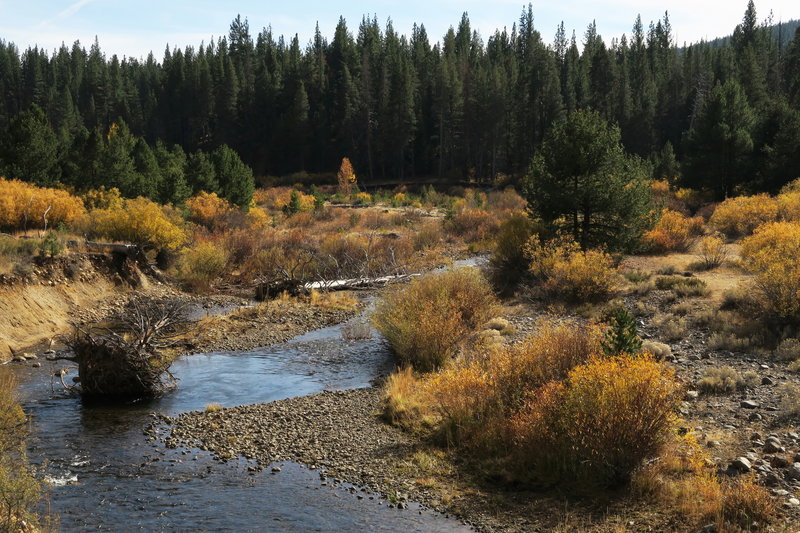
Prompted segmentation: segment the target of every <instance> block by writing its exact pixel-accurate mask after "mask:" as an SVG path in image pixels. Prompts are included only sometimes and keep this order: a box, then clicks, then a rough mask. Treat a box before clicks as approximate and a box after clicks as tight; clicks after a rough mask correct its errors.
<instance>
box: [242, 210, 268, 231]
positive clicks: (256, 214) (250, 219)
mask: <svg viewBox="0 0 800 533" xmlns="http://www.w3.org/2000/svg"><path fill="white" fill-rule="evenodd" d="M245 220H246V221H247V225H248V226H249V227H250V228H252V229H256V230H263V229H266V228H269V227H270V226H272V217H271V216H269V214H268V213H267V212H266V211H265V210H263V209H262V208H260V207H251V208H250V209H249V210H248V211H247V215H246V216H245Z"/></svg>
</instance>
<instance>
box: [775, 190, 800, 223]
mask: <svg viewBox="0 0 800 533" xmlns="http://www.w3.org/2000/svg"><path fill="white" fill-rule="evenodd" d="M778 211H779V213H780V217H781V220H786V221H789V222H800V191H794V190H789V191H786V192H781V194H780V195H778Z"/></svg>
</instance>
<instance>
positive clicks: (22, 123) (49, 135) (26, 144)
mask: <svg viewBox="0 0 800 533" xmlns="http://www.w3.org/2000/svg"><path fill="white" fill-rule="evenodd" d="M57 163H58V139H57V138H56V135H55V133H54V132H53V130H52V129H51V128H50V125H49V124H48V123H47V117H45V114H44V112H43V111H42V109H41V108H40V107H39V106H38V105H36V104H34V105H32V106H31V108H30V109H29V110H28V111H25V112H23V113H20V114H19V115H17V116H16V117H15V118H14V119H13V120H12V121H11V124H10V125H9V127H8V129H7V131H6V132H5V135H4V136H3V138H2V140H1V142H0V172H2V173H4V174H5V175H6V176H8V177H9V178H18V179H21V180H24V181H29V182H32V183H35V184H37V185H42V186H49V185H53V184H55V183H56V182H57V181H58V179H59V177H60V169H59V167H58V166H57Z"/></svg>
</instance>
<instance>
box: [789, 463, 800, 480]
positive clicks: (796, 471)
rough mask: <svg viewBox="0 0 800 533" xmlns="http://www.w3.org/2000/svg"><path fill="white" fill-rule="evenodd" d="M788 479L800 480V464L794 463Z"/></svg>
mask: <svg viewBox="0 0 800 533" xmlns="http://www.w3.org/2000/svg"><path fill="white" fill-rule="evenodd" d="M786 477H787V478H789V479H795V480H797V479H800V463H794V464H793V465H792V466H791V467H790V468H789V470H787V472H786Z"/></svg>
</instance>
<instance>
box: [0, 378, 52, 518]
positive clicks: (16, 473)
mask: <svg viewBox="0 0 800 533" xmlns="http://www.w3.org/2000/svg"><path fill="white" fill-rule="evenodd" d="M15 389H16V381H15V379H14V375H13V374H12V372H11V370H10V369H8V368H7V367H0V531H8V532H16V531H34V530H36V525H37V523H38V519H37V516H36V505H37V503H38V502H39V498H40V497H41V490H42V487H41V483H40V482H39V481H38V480H37V478H36V476H35V475H34V472H33V469H32V468H31V467H30V465H29V464H28V461H27V457H26V455H25V439H26V437H27V430H28V424H27V421H26V417H25V413H24V412H23V411H22V408H21V407H20V405H19V402H18V401H17V398H16V397H15ZM25 523H27V524H28V526H27V528H26V527H25V526H24V524H25Z"/></svg>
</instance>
